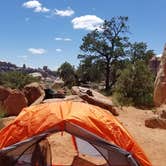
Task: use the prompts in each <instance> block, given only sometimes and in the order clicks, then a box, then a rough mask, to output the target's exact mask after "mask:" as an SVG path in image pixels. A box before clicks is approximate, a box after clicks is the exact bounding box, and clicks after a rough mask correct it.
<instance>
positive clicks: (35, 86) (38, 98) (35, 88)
mask: <svg viewBox="0 0 166 166" xmlns="http://www.w3.org/2000/svg"><path fill="white" fill-rule="evenodd" d="M23 92H24V94H25V96H26V98H27V100H28V105H34V104H39V103H41V102H42V101H43V99H44V97H45V92H44V89H43V87H42V86H41V85H40V84H39V83H36V82H34V83H31V84H28V85H26V86H25V87H24V90H23Z"/></svg>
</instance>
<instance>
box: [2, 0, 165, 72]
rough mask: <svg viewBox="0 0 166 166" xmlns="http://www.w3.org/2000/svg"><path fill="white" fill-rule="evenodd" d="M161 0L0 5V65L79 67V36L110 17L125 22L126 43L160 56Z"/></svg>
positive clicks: (7, 0) (11, 0)
mask: <svg viewBox="0 0 166 166" xmlns="http://www.w3.org/2000/svg"><path fill="white" fill-rule="evenodd" d="M165 8H166V0H1V5H0V60H5V61H8V62H12V63H15V64H16V65H18V66H22V64H24V63H25V64H27V66H31V67H42V66H44V65H47V66H48V67H49V68H51V69H57V67H59V65H60V64H62V63H63V62H64V61H68V62H70V63H71V64H73V65H76V66H77V65H78V63H79V60H78V59H77V55H78V54H79V53H80V50H79V46H80V45H81V40H82V37H83V36H84V35H86V34H87V33H88V32H89V31H90V30H92V29H93V28H94V27H96V26H98V25H99V24H101V23H102V21H103V20H104V19H107V20H109V19H111V17H113V16H128V17H129V22H128V24H129V27H130V32H131V33H130V35H129V37H130V41H133V42H134V41H137V42H140V41H143V42H146V43H147V44H148V46H149V49H153V50H154V51H155V53H156V54H161V53H162V50H163V46H164V44H165V39H166V37H165V36H166V12H165Z"/></svg>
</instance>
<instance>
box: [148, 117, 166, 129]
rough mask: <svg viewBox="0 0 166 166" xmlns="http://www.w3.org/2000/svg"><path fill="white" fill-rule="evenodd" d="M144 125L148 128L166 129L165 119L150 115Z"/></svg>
mask: <svg viewBox="0 0 166 166" xmlns="http://www.w3.org/2000/svg"><path fill="white" fill-rule="evenodd" d="M145 126H146V127H149V128H161V129H166V119H164V118H160V117H152V118H149V119H146V120H145Z"/></svg>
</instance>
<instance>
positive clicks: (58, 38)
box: [54, 37, 63, 41]
mask: <svg viewBox="0 0 166 166" xmlns="http://www.w3.org/2000/svg"><path fill="white" fill-rule="evenodd" d="M54 40H57V41H61V40H63V38H61V37H56V38H55V39H54Z"/></svg>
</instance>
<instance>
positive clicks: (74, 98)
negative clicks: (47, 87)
mask: <svg viewBox="0 0 166 166" xmlns="http://www.w3.org/2000/svg"><path fill="white" fill-rule="evenodd" d="M58 101H75V102H84V100H83V99H81V98H80V97H79V96H78V95H70V96H66V97H65V98H54V99H46V100H44V101H43V103H52V102H58Z"/></svg>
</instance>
